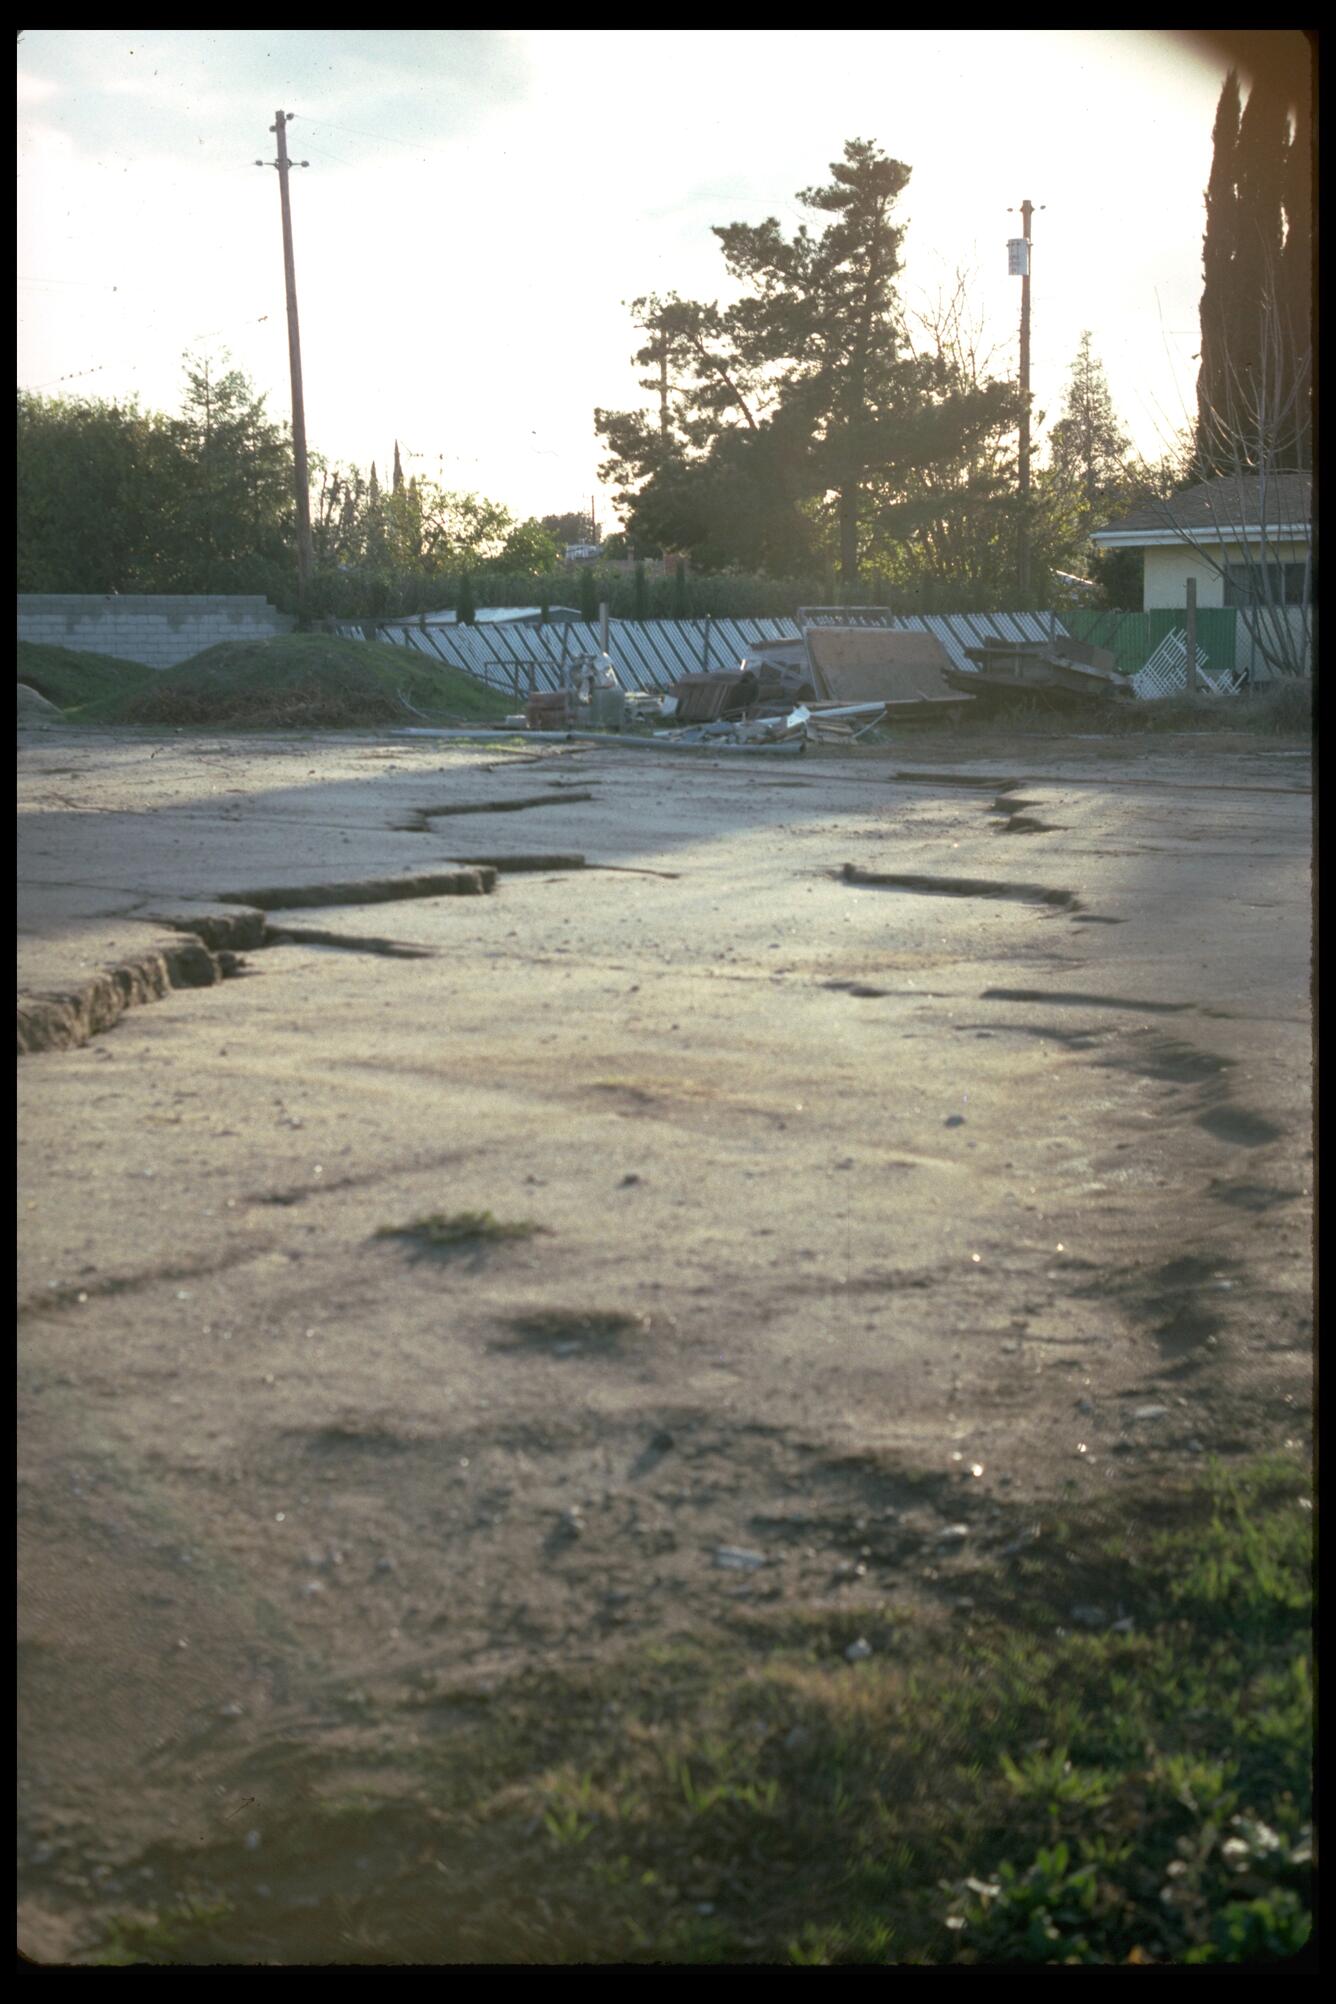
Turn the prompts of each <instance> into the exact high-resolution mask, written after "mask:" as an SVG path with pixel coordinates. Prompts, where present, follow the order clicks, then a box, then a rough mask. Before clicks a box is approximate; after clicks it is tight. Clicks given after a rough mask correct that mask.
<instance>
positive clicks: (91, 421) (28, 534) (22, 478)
mask: <svg viewBox="0 0 1336 2004" xmlns="http://www.w3.org/2000/svg"><path fill="white" fill-rule="evenodd" d="M170 454H171V443H170V440H169V439H168V438H167V437H166V436H165V434H164V432H163V428H162V421H161V420H160V419H158V418H155V417H152V416H147V415H145V414H144V413H143V412H141V411H140V410H139V408H138V406H137V404H135V403H133V402H132V403H130V404H128V405H116V404H109V403H103V402H97V401H93V402H85V401H79V402H72V403H71V402H65V401H64V400H63V399H58V398H49V397H43V396H38V395H35V394H31V393H28V392H23V391H20V393H19V399H18V455H17V472H18V483H17V500H18V589H19V590H20V591H31V592H67V591H68V592H110V591H127V590H129V589H130V588H131V579H132V577H136V576H138V575H139V574H140V572H141V571H142V569H143V565H144V557H145V551H146V549H147V550H148V551H150V552H151V550H152V548H153V546H154V544H155V543H156V542H157V541H158V540H159V531H158V530H157V529H156V527H155V524H154V520H153V514H154V510H153V498H154V496H153V489H154V486H155V484H156V482H157V481H158V480H159V479H160V477H161V474H162V470H163V461H164V459H169V458H170Z"/></svg>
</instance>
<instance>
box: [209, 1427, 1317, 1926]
mask: <svg viewBox="0 0 1336 2004" xmlns="http://www.w3.org/2000/svg"><path fill="white" fill-rule="evenodd" d="M1306 1500H1307V1494H1306V1485H1305V1483H1304V1480H1303V1476H1302V1473H1301V1471H1300V1470H1299V1469H1297V1468H1296V1467H1295V1466H1293V1465H1292V1464H1290V1463H1287V1462H1281V1461H1275V1462H1264V1463H1257V1464H1254V1465H1253V1466H1251V1467H1249V1468H1247V1469H1244V1470H1242V1471H1235V1472H1232V1473H1229V1472H1226V1471H1225V1470H1223V1469H1220V1468H1210V1469H1208V1470H1207V1471H1206V1473H1205V1479H1204V1480H1202V1481H1201V1482H1199V1483H1198V1484H1196V1485H1195V1486H1193V1487H1191V1488H1183V1489H1182V1490H1179V1491H1176V1492H1174V1493H1173V1494H1167V1493H1166V1492H1164V1491H1163V1490H1160V1491H1159V1492H1157V1494H1156V1495H1155V1496H1153V1497H1147V1498H1146V1499H1145V1500H1144V1502H1143V1503H1142V1504H1141V1505H1140V1506H1138V1505H1137V1504H1136V1503H1135V1502H1132V1503H1123V1504H1121V1505H1120V1506H1119V1508H1120V1510H1121V1513H1122V1514H1121V1522H1115V1521H1113V1520H1112V1518H1111V1514H1110V1513H1111V1510H1112V1506H1111V1505H1107V1504H1106V1505H1104V1506H1103V1508H1102V1511H1101V1512H1092V1513H1090V1514H1088V1515H1087V1514H1085V1513H1083V1512H1082V1510H1081V1509H1080V1508H1079V1507H1078V1506H1077V1505H1076V1504H1075V1503H1073V1504H1072V1505H1071V1507H1070V1509H1069V1510H1068V1511H1067V1513H1066V1519H1067V1521H1066V1522H1065V1523H1064V1524H1063V1526H1062V1539H1063V1545H1064V1548H1065V1551H1066V1553H1067V1556H1068V1558H1069V1560H1070V1562H1071V1563H1072V1564H1073V1565H1075V1566H1076V1567H1077V1568H1078V1569H1079V1570H1080V1571H1081V1573H1082V1575H1083V1576H1087V1575H1097V1574H1098V1573H1099V1571H1100V1568H1101V1567H1105V1566H1109V1565H1114V1566H1116V1567H1118V1568H1119V1569H1120V1573H1119V1577H1120V1578H1121V1579H1123V1580H1124V1582H1125V1583H1128V1591H1129V1593H1130V1594H1131V1597H1132V1598H1131V1605H1132V1607H1133V1610H1134V1615H1135V1625H1134V1627H1133V1629H1132V1631H1131V1632H1124V1633H1114V1632H1111V1631H1108V1630H1105V1631H1101V1632H1097V1633H1084V1632H1083V1633H1070V1632H1068V1631H1067V1628H1066V1626H1065V1624H1064V1623H1063V1622H1062V1621H1061V1620H1059V1619H1055V1607H1054V1604H1053V1601H1052V1599H1051V1595H1052V1594H1053V1593H1054V1592H1057V1591H1059V1590H1061V1591H1063V1592H1065V1591H1066V1590H1067V1589H1066V1587H1065V1585H1064V1584H1063V1583H1062V1582H1061V1581H1060V1580H1059V1579H1058V1578H1057V1577H1056V1576H1049V1575H1044V1574H1040V1575H1038V1576H1035V1577H1032V1578H1027V1577H1026V1576H1025V1575H1023V1574H1018V1576H1017V1578H1016V1580H1015V1581H1014V1583H1013V1590H1012V1592H1011V1594H1010V1597H1009V1599H1008V1598H1003V1599H1001V1600H1000V1601H999V1603H998V1604H996V1605H994V1606H993V1607H990V1608H989V1609H987V1610H985V1611H983V1612H980V1611H978V1610H977V1609H976V1610H975V1611H973V1612H971V1613H969V1614H968V1616H967V1617H966V1618H965V1620H964V1622H963V1623H962V1622H961V1620H960V1618H959V1616H957V1617H956V1618H955V1619H954V1620H953V1621H943V1620H941V1619H932V1618H928V1617H926V1616H920V1615H918V1614H914V1613H911V1612H906V1613H903V1614H901V1615H899V1616H898V1617H895V1618H892V1617H891V1616H890V1615H889V1613H887V1614H885V1615H883V1616H878V1615H877V1614H876V1612H875V1611H874V1610H867V1609H864V1610H863V1611H862V1612H861V1613H860V1614H859V1615H858V1616H857V1618H856V1625H857V1629H858V1632H859V1633H861V1634H864V1635H866V1636H867V1637H868V1638H869V1639H870V1640H872V1641H873V1644H874V1653H873V1654H872V1655H871V1656H870V1657H868V1658H866V1659H864V1660H860V1661H857V1662H854V1663H850V1662H848V1661H847V1660H846V1659H845V1656H844V1645H845V1643H846V1641H847V1639H848V1637H849V1635H850V1633H851V1632H852V1629H851V1623H853V1622H854V1621H855V1617H854V1616H853V1615H852V1614H843V1615H835V1614H832V1613H830V1612H828V1611H826V1610H825V1609H823V1608H820V1607H817V1608H812V1609H808V1610H799V1611H797V1612H796V1613H795V1612H791V1611H788V1610H782V1611H780V1612H778V1613H776V1614H774V1615H773V1616H767V1615H766V1614H764V1613H761V1612H758V1613H755V1614H753V1615H752V1616H751V1617H750V1624H751V1625H750V1626H749V1627H740V1626H738V1625H737V1624H736V1622H735V1624H734V1626H733V1627H732V1628H730V1629H729V1630H727V1631H722V1632H719V1633H717V1634H712V1635H710V1636H708V1637H705V1636H697V1637H696V1638H694V1639H690V1638H677V1639H670V1640H667V1641H660V1642H659V1643H657V1644H655V1645H652V1646H648V1647H644V1648H639V1649H632V1650H628V1652H627V1653H626V1655H625V1657H624V1659H623V1660H621V1661H617V1662H607V1663H604V1664H603V1665H602V1666H598V1667H594V1668H590V1667H588V1666H587V1665H586V1664H581V1666H580V1668H579V1671H578V1672H574V1673H572V1672H566V1671H564V1670H562V1669H560V1668H554V1669H551V1670H540V1671H535V1672H532V1673H530V1674H528V1675H527V1676H526V1677H525V1678H523V1679H522V1680H520V1681H519V1682H517V1683H516V1684H514V1685H512V1686H510V1687H508V1688H503V1689H501V1690H500V1691H498V1692H497V1693H496V1695H495V1697H494V1699H493V1702H492V1703H491V1704H490V1705H488V1706H487V1707H485V1708H474V1709H473V1711H472V1713H471V1714H470V1715H468V1716H465V1715H462V1714H461V1716H460V1717H459V1718H458V1719H457V1720H453V1721H452V1723H451V1728H450V1730H449V1731H448V1732H446V1731H442V1732H440V1733H437V1734H434V1735H432V1736H431V1737H430V1738H425V1737H423V1736H422V1735H421V1734H420V1731H416V1732H415V1729H414V1723H413V1722H414V1721H417V1722H418V1724H419V1725H420V1704H421V1697H420V1693H416V1692H414V1693H411V1694H409V1693H405V1695H404V1700H403V1718H402V1720H401V1721H400V1722H399V1724H400V1726H401V1728H402V1736H403V1747H404V1750H401V1752H400V1753H399V1755H398V1765H397V1767H395V1768H394V1772H395V1773H396V1774H397V1776H398V1785H399V1787H400V1789H401V1790H403V1791H407V1792H408V1800H401V1801H400V1802H399V1803H398V1804H397V1805H390V1804H386V1803H382V1804H379V1805H376V1804H371V1803H368V1804H367V1806H366V1807H365V1809H364V1810H357V1809H355V1808H354V1809H350V1812H349V1817H348V1819H347V1820H348V1824H349V1827H348V1828H347V1830H346V1832H344V1834H343V1835H342V1836H341V1838H340V1843H341V1845H342V1846H343V1850H342V1851H341V1852H340V1854H339V1855H340V1858H341V1859H342V1860H343V1863H342V1864H341V1865H340V1866H339V1869H338V1870H337V1871H335V1870H334V1869H333V1867H332V1866H331V1868H330V1870H329V1871H328V1872H327V1873H326V1884H325V1890H324V1892H323V1894H322V1897H321V1899H320V1901H319V1904H318V1906H317V1907H316V1908H315V1909H311V1910H309V1911H304V1912H299V1911H298V1910H297V1903H296V1902H295V1901H286V1902H285V1896H284V1886H285V1884H287V1883H289V1882H290V1883H291V1884H292V1885H294V1886H295V1885H296V1884H298V1883H299V1882H300V1883H301V1884H303V1885H304V1886H307V1887H309V1885H310V1867H309V1856H310V1833H309V1819H304V1817H303V1815H302V1813H301V1811H300V1808H299V1806H298V1804H297V1802H296V1800H295V1798H296V1794H297V1782H298V1779H299V1777H298V1776H296V1775H293V1776H292V1777H291V1782H292V1788H291V1793H292V1795H293V1798H294V1800H293V1806H292V1808H291V1809H290V1810H286V1811H282V1812H279V1813H277V1814H276V1815H274V1816H272V1817H270V1818H269V1819H267V1821H266V1826H265V1861H266V1863H265V1872H266V1878H267V1879H268V1880H269V1882H270V1884H271V1885H272V1887H273V1888H274V1897H273V1900H272V1901H271V1902H270V1903H269V1905H268V1906H267V1907H266V1908H263V1909H262V1908H261V1907H260V1906H259V1905H257V1904H256V1903H255V1902H254V1901H251V1902H250V1904H249V1906H248V1907H247V1910H246V1913H245V1915H244V1916H240V1917H239V1921H238V1926H237V1930H236V1933H235V1935H234V1937H233V1949H232V1959H244V1957H243V1955H242V1954H241V1953H239V1952H238V1944H239V1945H240V1947H241V1948H242V1949H244V1951H245V1953H246V1954H249V1956H250V1957H251V1958H252V1959H264V1958H268V1959H285V1958H286V1959H300V1958H301V1957H302V1956H303V1954H304V1955H305V1956H307V1957H310V1956H311V1955H312V1953H313V1952H314V1953H315V1956H316V1959H319V1957H320V1955H321V1953H322V1952H327V1950H328V1945H329V1943H330V1941H331V1940H333V1939H334V1938H335V1936H338V1937H339V1938H340V1939H342V1938H343V1937H345V1936H346V1937H348V1938H350V1939H352V1940H354V1941H355V1942H356V1943H357V1944H358V1945H359V1946H358V1953H359V1955H360V1954H362V1953H363V1952H364V1953H365V1955H366V1957H367V1958H368V1959H376V1956H377V1955H379V1957H380V1959H382V1960H384V1961H388V1962H399V1961H404V1960H410V1959H413V1958H414V1957H421V1956H425V1958H426V1959H430V1960H434V1961H452V1960H475V1961H481V1962H502V1963H516V1962H518V1963H527V1962H558V1961H585V1962H594V1963H599V1962H623V1961H630V1962H650V1961H669V1962H672V1961H679V1962H684V1963H691V1962H703V1963H721V1962H745V1963H756V1964H766V1963H770V1964H775V1963H779V1964H783V1963H788V1964H798V1965H823V1964H840V1963H861V1962H879V1963H907V1964H916V1963H923V1964H944V1963H953V1964H974V1965H989V1964H993V1963H1014V1964H1020V1965H1023V1964H1027V1963H1030V1964H1046V1963H1052V1964H1058V1965H1063V1964H1076V1965H1096V1964H1102V1963H1112V1964H1137V1963H1167V1964H1177V1963H1183V1964H1196V1963H1229V1962H1238V1961H1241V1960H1261V1961H1270V1962H1273V1963H1276V1964H1278V1965H1279V1964H1281V1963H1283V1962H1285V1961H1286V1960H1287V1959H1293V1958H1294V1957H1295V1956H1296V1955H1301V1954H1302V1953H1303V1951H1304V1949H1305V1945H1306V1943H1307V1940H1308V1934H1309V1929H1310V1925H1311V1924H1310V1919H1309V1915H1310V1909H1311V1877H1312V1859H1311V1837H1310V1820H1311V1814H1312V1807H1311V1772H1310V1770H1311V1756H1312V1712H1311V1706H1312V1688H1311V1669H1310V1664H1311V1632H1310V1610H1309V1584H1310V1568H1311V1528H1312V1517H1311V1513H1310V1512H1308V1511H1307V1510H1305V1509H1304V1508H1303V1504H1304V1502H1305V1501H1306ZM1296 1526H1297V1528H1296ZM1226 1558H1229V1560H1230V1561H1231V1565H1227V1564H1226V1563H1225V1560H1226ZM1056 1612H1061V1610H1056ZM1227 1613H1228V1618H1226V1614H1227ZM415 1708H416V1709H415ZM396 1718H397V1714H396V1712H395V1711H394V1709H393V1707H389V1708H385V1709H382V1713H381V1719H380V1735H379V1738H380V1739H381V1740H382V1741H387V1742H388V1741H391V1740H393V1738H394V1731H395V1721H396ZM383 1758H384V1760H385V1764H386V1772H387V1774H388V1773H389V1772H390V1770H391V1767H392V1765H393V1758H394V1757H393V1756H392V1754H391V1753H388V1752H387V1753H386V1754H385V1755H384V1756H383ZM316 1759H317V1755H316V1753H315V1752H314V1750H312V1752H311V1754H310V1760H311V1762H314V1761H315V1760H316ZM359 1760H360V1762H361V1764H362V1765H363V1766H365V1760H366V1756H365V1754H362V1755H360V1756H359ZM345 1853H346V1856H345V1855H344V1854H345ZM359 1855H361V1856H364V1857H373V1858H374V1859H375V1860H376V1870H377V1874H378V1878H377V1884H376V1887H375V1889H374V1893H375V1897H374V1900H373V1899H372V1898H371V1894H370V1889H368V1891H367V1893H365V1894H362V1893H360V1892H358V1893H356V1898H355V1897H354V1893H353V1892H349V1891H348V1890H347V1888H348V1887H349V1886H350V1885H351V1886H352V1887H353V1888H354V1890H356V1887H357V1884H358V1882H357V1880H356V1877H355V1874H354V1873H353V1871H352V1868H351V1863H350V1861H355V1860H356V1858H357V1856H359ZM345 1867H346V1868H347V1869H344V1868H345ZM187 1868H189V1869H191V1870H193V1871H194V1872H195V1873H196V1874H198V1871H199V1860H198V1858H196V1859H194V1860H186V1859H183V1862H182V1870H183V1872H184V1871H185V1870H186V1869H187ZM322 1869H324V1868H323V1867H322ZM303 1872H305V1873H306V1874H307V1876H306V1878H305V1879H302V1877H301V1875H302V1873H303ZM214 1876H215V1877H217V1872H216V1871H215V1874H214ZM362 1883H365V1880H363V1882H362ZM228 1890H229V1892H231V1891H233V1889H232V1888H231V1887H230V1886H229V1888H228ZM234 1896H235V1897H237V1898H238V1899H239V1898H240V1896H239V1895H234ZM358 1899H360V1901H361V1904H360V1905H358V1904H357V1900H358ZM350 1902H352V1904H350ZM280 1949H281V1950H282V1954H281V1955H280V1954H279V1950H280Z"/></svg>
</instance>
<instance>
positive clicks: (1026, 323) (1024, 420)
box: [1016, 200, 1034, 600]
mask: <svg viewBox="0 0 1336 2004" xmlns="http://www.w3.org/2000/svg"><path fill="white" fill-rule="evenodd" d="M1033 214H1034V203H1033V202H1031V201H1028V200H1027V201H1024V202H1022V203H1021V239H1022V241H1023V243H1024V245H1025V261H1024V264H1023V265H1022V267H1021V450H1020V468H1019V474H1020V477H1019V480H1018V482H1017V490H1018V495H1017V498H1018V500H1019V502H1020V538H1019V549H1018V553H1017V554H1018V562H1017V566H1016V571H1017V576H1016V582H1017V584H1018V585H1019V586H1020V591H1021V597H1022V600H1024V599H1025V598H1027V597H1028V596H1029V591H1030V218H1031V216H1032V215H1033Z"/></svg>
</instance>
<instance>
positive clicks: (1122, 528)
mask: <svg viewBox="0 0 1336 2004" xmlns="http://www.w3.org/2000/svg"><path fill="white" fill-rule="evenodd" d="M1090 540H1091V542H1092V543H1094V545H1095V546H1096V548H1097V549H1101V550H1140V551H1141V553H1142V558H1143V563H1144V579H1143V584H1142V601H1141V602H1142V607H1143V610H1144V611H1146V612H1153V611H1157V610H1159V609H1160V608H1162V607H1173V608H1178V607H1186V603H1187V581H1188V579H1189V578H1195V579H1196V580H1197V604H1198V605H1199V606H1234V607H1236V608H1237V609H1238V611H1239V613H1240V620H1239V642H1240V646H1239V662H1240V665H1241V666H1243V665H1247V664H1248V661H1249V657H1252V665H1253V666H1254V668H1255V671H1256V672H1257V673H1259V674H1260V673H1264V672H1266V663H1265V660H1264V656H1265V655H1266V654H1267V653H1268V652H1272V651H1274V646H1275V642H1276V640H1277V638H1278V637H1279V630H1280V626H1281V624H1282V622H1283V624H1284V625H1285V626H1287V627H1288V628H1289V630H1290V632H1291V634H1292V635H1294V636H1295V638H1296V640H1298V641H1300V642H1301V643H1302V645H1303V647H1304V650H1305V652H1307V654H1308V657H1309V659H1310V660H1311V633H1312V617H1313V604H1314V600H1315V599H1316V596H1317V589H1316V584H1317V580H1316V571H1315V568H1314V564H1313V476H1312V474H1311V473H1275V474H1271V475H1269V476H1268V477H1266V478H1263V477H1262V476H1261V475H1259V474H1251V475H1247V476H1245V477H1243V478H1238V477H1236V476H1234V475H1228V476H1226V477H1225V478H1224V479H1220V480H1208V481H1204V482H1203V483H1202V484H1201V485H1200V486H1198V487H1189V488H1188V489H1187V490H1186V491H1185V492H1184V493H1182V494H1174V495H1171V496H1169V498H1168V499H1167V500H1163V501H1151V502H1148V503H1147V504H1146V505H1145V506H1144V507H1141V508H1134V509H1133V510H1132V511H1131V513H1130V514H1128V515H1124V516H1122V517H1120V519H1119V520H1118V521H1116V522H1111V523H1110V524H1109V527H1108V528H1107V529H1097V530H1095V531H1094V533H1093V534H1092V535H1091V538H1090ZM1268 641H1270V642H1271V646H1270V647H1268V645H1267V642H1268ZM1250 643H1251V644H1250Z"/></svg>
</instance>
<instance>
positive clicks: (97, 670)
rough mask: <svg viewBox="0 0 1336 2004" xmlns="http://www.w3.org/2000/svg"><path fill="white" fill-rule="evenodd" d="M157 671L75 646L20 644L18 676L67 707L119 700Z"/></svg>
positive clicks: (21, 642)
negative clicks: (87, 651) (105, 700)
mask: <svg viewBox="0 0 1336 2004" xmlns="http://www.w3.org/2000/svg"><path fill="white" fill-rule="evenodd" d="M156 674H157V670H156V669H155V668H146V667H145V666H144V664H143V662H142V661H121V660H118V659H117V658H116V656H115V655H112V654H86V653H84V652H82V651H81V650H80V649H77V648H73V647H47V646H44V645H43V644H42V643H41V642H40V641H37V640H20V642H19V644H18V679H19V681H20V682H25V683H26V684H27V686H28V687H29V688H30V689H36V691H37V693H38V695H39V696H45V697H46V700H47V701H48V703H54V704H55V705H56V707H57V708H58V709H61V710H68V709H74V708H77V707H79V706H80V705H82V704H85V703H92V702H95V701H97V700H98V699H99V698H102V699H107V698H110V699H117V698H124V697H125V696H127V695H129V694H130V692H131V691H132V690H135V689H140V688H143V687H144V685H145V684H146V683H149V682H152V681H153V679H154V677H155V675H156Z"/></svg>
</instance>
